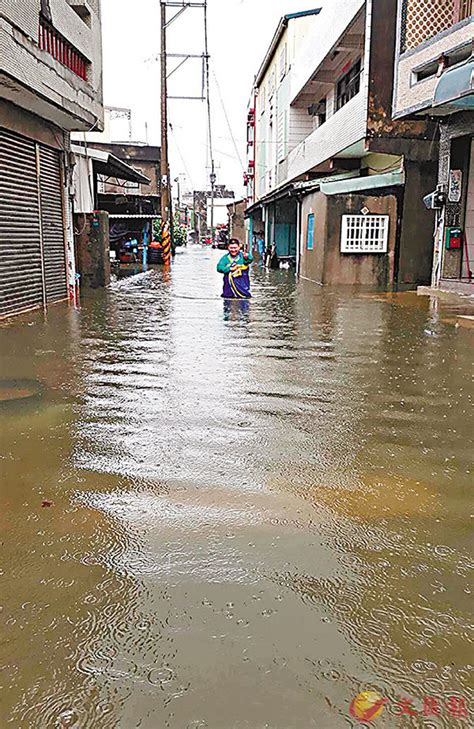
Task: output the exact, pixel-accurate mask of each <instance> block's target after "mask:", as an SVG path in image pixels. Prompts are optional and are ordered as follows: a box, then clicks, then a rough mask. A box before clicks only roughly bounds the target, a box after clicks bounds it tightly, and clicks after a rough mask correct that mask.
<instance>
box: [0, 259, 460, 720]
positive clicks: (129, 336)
mask: <svg viewBox="0 0 474 729" xmlns="http://www.w3.org/2000/svg"><path fill="white" fill-rule="evenodd" d="M218 255H219V253H218V252H211V251H208V250H202V249H201V248H194V249H190V250H186V251H180V252H179V254H178V256H177V257H176V261H175V264H174V267H173V270H172V272H171V274H166V273H163V272H162V271H150V272H147V273H141V274H139V275H137V276H133V277H130V278H125V279H122V280H120V281H118V282H115V283H114V284H113V285H112V287H111V289H110V290H109V291H107V292H104V291H102V292H96V293H95V294H93V295H92V296H90V297H89V298H87V299H86V300H85V301H84V302H83V308H82V309H81V311H79V312H77V311H73V310H65V309H64V308H63V307H62V306H59V307H54V308H52V309H51V310H50V312H49V315H48V318H47V320H46V321H45V320H44V319H43V317H42V315H40V314H35V315H30V316H29V317H25V318H23V320H21V321H19V320H18V321H13V322H11V323H9V324H7V325H3V326H2V327H1V328H0V348H1V352H2V359H1V369H0V380H1V383H0V384H1V387H0V393H1V392H2V391H3V392H4V393H6V395H5V397H4V398H3V399H4V402H3V404H1V405H0V408H1V417H2V424H3V425H2V435H1V440H2V443H1V446H2V447H1V451H2V459H1V468H2V490H1V497H0V507H1V508H0V520H1V522H2V543H1V553H2V562H3V565H2V567H3V578H2V581H3V587H2V604H3V610H2V618H3V641H2V647H1V659H0V663H1V666H2V669H3V670H2V687H3V688H2V698H1V702H2V704H1V709H0V726H2V727H3V726H5V727H9V726H12V727H22V728H23V727H28V728H29V727H87V728H91V729H105V728H109V727H120V729H134V728H135V727H137V728H138V727H140V728H143V729H161V728H162V727H171V728H172V729H175V728H176V729H202V728H204V727H208V728H209V729H234V728H235V729H237V728H238V729H263V728H264V727H270V728H271V729H309V728H310V727H315V728H317V729H326V728H327V727H328V728H331V729H332V728H333V727H335V728H336V729H337V728H338V727H348V726H355V725H356V724H357V722H356V720H355V719H353V718H352V717H351V716H350V713H349V706H350V703H351V701H352V699H353V698H354V696H355V695H356V694H357V693H358V692H359V691H363V690H365V689H373V690H376V691H378V692H379V693H380V694H381V695H382V696H383V697H385V698H387V699H388V700H389V703H388V704H387V706H386V707H385V709H384V711H383V713H382V715H381V716H380V717H379V718H378V719H377V720H376V722H374V725H375V724H376V726H377V727H399V726H400V727H405V726H407V727H413V726H415V727H418V726H420V727H427V728H428V729H434V728H437V727H457V726H464V727H465V726H468V725H472V715H471V718H470V719H465V718H462V717H456V716H454V715H453V714H454V713H455V712H454V710H453V707H455V706H459V705H460V703H459V702H457V703H456V702H454V703H453V700H452V699H450V697H453V696H454V697H455V698H456V697H457V699H463V698H467V697H468V694H469V683H470V675H469V671H470V666H469V662H470V659H471V656H472V651H471V649H470V647H469V617H470V612H471V589H470V582H469V571H468V570H469V567H470V564H472V560H471V557H470V551H471V550H470V542H471V534H472V532H471V518H470V517H471V512H472V502H471V497H470V487H471V486H472V454H473V452H474V449H473V442H472V441H473V424H472V399H473V389H472V380H471V375H472V353H473V344H474V330H472V329H467V328H463V327H456V326H455V323H456V315H457V314H458V313H460V312H462V311H464V309H465V307H463V306H461V307H457V306H455V305H451V304H441V305H439V304H436V303H433V301H431V300H430V299H429V298H427V297H417V296H416V294H413V293H404V294H397V295H386V294H373V293H370V292H362V291H351V290H350V289H337V290H331V289H323V288H321V287H319V286H316V285H314V284H310V283H305V282H302V283H300V284H299V285H298V286H297V287H296V286H295V283H294V278H293V275H292V274H291V272H287V271H271V272H263V271H262V270H260V269H259V268H258V267H257V266H255V267H254V273H253V287H254V294H255V296H254V298H253V300H252V301H251V302H232V303H229V302H223V301H222V300H221V299H220V298H219V294H220V285H221V279H220V276H219V275H218V274H217V273H215V272H214V269H215V263H216V260H217V257H218ZM466 311H467V310H466ZM465 313H466V312H465ZM467 313H469V312H467ZM15 383H16V385H15ZM15 386H17V387H18V390H19V392H20V393H21V396H22V397H21V399H20V400H18V401H15V400H14V397H13V395H12V392H13V390H14V388H15ZM405 697H409V698H410V699H411V700H413V704H412V705H411V706H412V709H413V710H417V711H419V712H421V713H419V714H417V716H413V717H409V716H401V717H397V716H395V712H396V711H398V712H399V713H400V711H401V709H400V705H399V706H398V707H397V705H396V701H400V699H401V698H405ZM425 697H431V698H438V699H439V701H440V706H439V708H440V712H439V714H437V713H436V712H435V713H434V714H433V715H431V716H428V715H426V716H423V701H424V699H425ZM445 701H448V704H445V703H444V702H445ZM449 702H451V703H449ZM425 708H426V707H425ZM359 726H360V724H359Z"/></svg>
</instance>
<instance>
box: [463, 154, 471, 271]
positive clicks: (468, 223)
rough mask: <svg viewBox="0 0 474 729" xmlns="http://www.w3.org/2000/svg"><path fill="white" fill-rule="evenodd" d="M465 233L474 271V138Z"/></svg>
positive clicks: (465, 265)
mask: <svg viewBox="0 0 474 729" xmlns="http://www.w3.org/2000/svg"><path fill="white" fill-rule="evenodd" d="M464 227H465V233H466V241H467V251H468V257H469V264H470V267H471V271H474V140H472V141H471V158H470V162H469V182H468V186H467V200H466V221H465V225H464ZM467 274H468V270H467V260H466V252H465V251H464V250H463V264H462V275H463V276H467Z"/></svg>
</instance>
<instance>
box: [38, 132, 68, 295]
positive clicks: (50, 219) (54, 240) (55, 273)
mask: <svg viewBox="0 0 474 729" xmlns="http://www.w3.org/2000/svg"><path fill="white" fill-rule="evenodd" d="M62 189H63V185H62V175H61V163H60V158H59V153H58V152H57V151H56V150H54V149H50V148H49V147H44V146H42V145H40V194H41V222H42V233H43V254H44V278H45V289H46V302H47V303H48V304H49V303H51V302H53V301H61V300H62V299H66V298H67V284H66V248H65V240H64V212H63V196H62Z"/></svg>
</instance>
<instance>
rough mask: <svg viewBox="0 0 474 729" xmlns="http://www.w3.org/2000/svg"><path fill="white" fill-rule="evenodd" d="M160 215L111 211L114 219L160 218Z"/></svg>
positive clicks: (110, 214) (111, 216)
mask: <svg viewBox="0 0 474 729" xmlns="http://www.w3.org/2000/svg"><path fill="white" fill-rule="evenodd" d="M160 217H161V216H160V215H151V214H150V215H134V214H133V213H122V214H121V213H109V218H111V219H112V220H114V219H115V220H159V219H160Z"/></svg>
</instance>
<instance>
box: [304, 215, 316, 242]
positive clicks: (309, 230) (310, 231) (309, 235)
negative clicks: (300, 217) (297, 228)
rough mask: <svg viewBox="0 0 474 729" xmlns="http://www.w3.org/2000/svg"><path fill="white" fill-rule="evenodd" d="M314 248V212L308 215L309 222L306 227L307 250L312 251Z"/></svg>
mask: <svg viewBox="0 0 474 729" xmlns="http://www.w3.org/2000/svg"><path fill="white" fill-rule="evenodd" d="M313 248H314V214H313V213H310V214H309V215H308V224H307V227H306V250H307V251H312V250H313Z"/></svg>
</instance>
